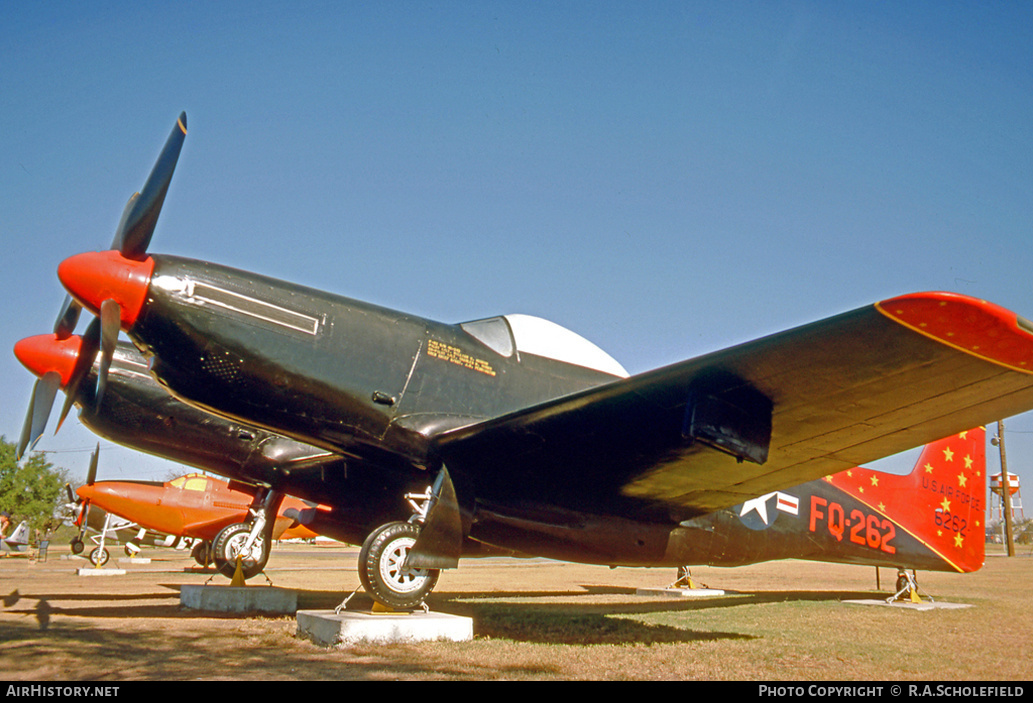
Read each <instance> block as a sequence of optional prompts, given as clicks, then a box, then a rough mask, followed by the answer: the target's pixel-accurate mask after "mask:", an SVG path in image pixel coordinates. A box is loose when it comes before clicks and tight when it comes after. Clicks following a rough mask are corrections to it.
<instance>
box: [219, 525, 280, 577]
mask: <svg viewBox="0 0 1033 703" xmlns="http://www.w3.org/2000/svg"><path fill="white" fill-rule="evenodd" d="M250 533H251V526H250V525H247V524H245V523H243V522H238V523H236V524H235V525H230V526H228V527H224V528H223V529H222V531H221V532H219V534H217V535H216V536H215V541H214V542H212V561H213V562H214V563H215V568H216V569H218V570H219V573H221V574H222V575H223V576H225V577H227V578H233V574H234V572H235V571H236V569H237V557H238V556H240V557H241V560H240V570H241V573H242V574H243V575H244V578H245V579H249V578H251V577H252V576H257V575H258V574H260V573H262V570H263V569H265V564H266V562H267V561H269V547H268V545H267V544H266V541H265V537H263V536H262V535H259V536H258V538H256V539H255V542H254V544H252V545H251V549H250V551H249V552H248V553H247V554H243V553H242V552H243V549H244V546H245V544H247V539H248V535H249V534H250Z"/></svg>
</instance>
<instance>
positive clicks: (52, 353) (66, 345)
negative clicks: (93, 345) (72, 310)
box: [14, 334, 82, 388]
mask: <svg viewBox="0 0 1033 703" xmlns="http://www.w3.org/2000/svg"><path fill="white" fill-rule="evenodd" d="M81 349H82V337H80V336H78V335H72V336H70V337H67V338H66V339H59V338H58V337H57V335H56V334H38V335H36V336H34V337H26V338H25V339H22V340H19V341H18V342H16V343H15V345H14V355H15V356H16V357H18V361H20V362H22V364H23V365H24V366H25V368H27V369H28V370H29V371H31V372H32V373H34V374H35V375H36V376H42V375H43V374H45V373H47V372H48V371H57V372H58V374H60V375H61V387H62V388H64V387H65V386H67V385H68V382H69V381H70V380H71V378H72V373H73V372H74V371H75V362H76V359H77V358H78V357H79V353H80V351H81Z"/></svg>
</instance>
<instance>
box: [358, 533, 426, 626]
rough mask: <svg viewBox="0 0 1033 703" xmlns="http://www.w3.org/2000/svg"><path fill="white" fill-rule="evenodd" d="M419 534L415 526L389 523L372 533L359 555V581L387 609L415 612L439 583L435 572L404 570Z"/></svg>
mask: <svg viewBox="0 0 1033 703" xmlns="http://www.w3.org/2000/svg"><path fill="white" fill-rule="evenodd" d="M419 534H420V528H419V527H418V526H417V525H414V524H412V523H409V522H390V523H388V524H386V525H382V526H381V527H378V528H377V529H376V530H374V531H373V532H372V533H371V534H370V536H369V537H367V538H366V541H365V542H364V543H363V545H362V550H361V551H360V552H359V581H360V582H361V583H362V586H363V588H365V589H366V591H367V592H368V593H369V594H370V595H371V596H373V597H374V598H375V599H376V600H378V601H380V602H381V603H383V604H384V605H386V606H388V607H389V608H395V609H396V610H411V609H412V608H416V607H417V606H419V605H420V603H422V602H423V600H424V599H425V598H426V597H427V596H428V595H429V594H430V592H431V591H432V590H434V586H435V585H436V584H437V582H438V576H439V574H440V572H439V571H438V570H437V569H409V568H406V567H405V560H406V558H407V557H408V556H409V550H410V549H412V546H413V545H414V544H416V538H417V537H418V536H419Z"/></svg>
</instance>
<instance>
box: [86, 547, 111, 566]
mask: <svg viewBox="0 0 1033 703" xmlns="http://www.w3.org/2000/svg"><path fill="white" fill-rule="evenodd" d="M110 557H111V555H110V554H108V550H106V549H104V548H103V547H97V548H96V549H94V550H93V551H92V552H90V563H91V564H93V565H94V566H104V565H105V564H107V563H108V559H109V558H110Z"/></svg>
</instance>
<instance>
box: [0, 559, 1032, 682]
mask: <svg viewBox="0 0 1033 703" xmlns="http://www.w3.org/2000/svg"><path fill="white" fill-rule="evenodd" d="M1026 549H1028V548H1026ZM149 554H150V555H151V556H152V558H153V561H152V563H151V565H148V566H146V567H144V566H129V567H126V568H127V571H128V572H129V573H127V574H126V575H125V576H120V577H108V578H96V577H93V578H86V577H81V576H77V575H76V574H75V569H76V568H78V567H80V566H83V565H84V564H83V563H82V562H81V561H80V560H78V559H71V558H68V557H64V558H62V555H61V554H60V552H58V553H54V552H51V555H50V556H49V558H48V561H47V562H46V563H45V564H35V563H29V561H28V559H25V558H11V559H2V560H0V594H2V595H4V596H5V598H4V607H3V608H2V610H0V661H2V662H3V663H4V668H5V675H4V676H3V678H5V679H8V680H61V681H70V680H78V681H82V680H108V681H117V680H134V679H151V680H154V679H158V680H184V679H239V680H254V679H298V680H326V679H362V680H390V679H414V680H423V679H444V680H450V679H478V680H479V679H503V680H505V679H649V680H688V679H696V680H758V681H763V680H769V681H770V680H780V681H781V680H852V681H901V680H949V681H957V680H1011V681H1024V680H1028V679H1030V678H1031V674H1033V665H1031V664H1030V660H1031V658H1033V657H1031V655H1033V651H1031V649H1033V646H1031V645H1033V604H1031V598H1030V596H1031V593H1033V558H1030V556H1029V554H1026V553H1021V554H1020V556H1018V557H1016V558H1005V557H1002V556H990V557H988V559H987V564H986V566H985V567H984V568H983V569H982V570H981V571H979V572H977V573H975V574H967V575H956V574H940V573H926V572H921V573H919V584H920V586H921V587H922V590H923V592H924V593H925V594H926V595H931V596H932V597H933V598H934V599H935V600H936V601H938V602H950V603H956V604H968V605H970V606H971V607H967V608H962V609H940V610H930V611H922V612H919V611H915V610H903V609H899V608H889V607H875V606H863V605H853V604H848V603H845V602H844V601H847V600H850V599H859V598H867V599H871V598H885V597H886V596H887V595H889V591H890V589H891V588H892V585H893V578H894V571H893V570H891V569H882V570H881V572H880V574H879V575H880V577H881V591H879V590H876V570H875V569H874V568H872V567H858V566H843V565H831V564H812V563H807V562H797V561H788V562H773V563H768V564H759V565H755V566H751V567H740V568H736V569H717V568H697V569H694V570H693V576H694V577H695V578H696V579H697V580H698V581H701V582H703V583H704V584H706V585H709V586H711V587H713V588H721V589H725V590H727V591H732V592H734V593H729V594H728V595H726V596H722V597H717V598H711V599H706V600H687V599H682V598H666V597H664V598H661V597H655V596H639V595H636V594H635V589H636V588H638V587H656V586H663V585H666V584H667V583H668V582H670V581H672V580H673V578H674V574H673V572H672V571H670V570H666V569H614V570H610V569H606V568H603V567H591V566H581V565H575V564H564V563H556V562H548V561H539V560H534V561H519V560H509V559H502V560H496V559H493V560H483V561H475V560H471V561H464V562H463V564H462V565H461V567H460V568H459V569H458V570H455V571H450V572H445V573H444V574H443V575H442V578H441V581H440V583H439V585H438V588H437V590H436V591H435V593H434V594H433V596H432V601H431V603H430V605H431V607H432V609H434V610H436V611H440V612H447V613H454V614H459V615H469V616H471V617H472V618H473V619H474V623H475V639H474V640H473V641H472V642H465V643H443V642H442V643H438V642H433V643H423V644H409V645H391V646H356V647H349V648H342V649H324V648H321V647H318V646H316V645H314V644H312V643H311V642H309V641H307V640H304V639H302V638H299V637H297V636H296V634H295V630H296V626H295V621H294V618H293V617H254V616H252V617H237V616H225V615H217V614H211V613H203V612H198V611H191V610H187V609H184V608H181V607H180V605H179V587H180V586H181V585H184V584H189V583H193V584H201V583H205V582H206V581H207V580H208V579H209V578H210V574H204V573H193V572H192V571H190V570H189V566H190V564H191V562H190V560H189V558H188V557H186V556H185V555H184V554H183V553H180V552H170V551H167V550H154V551H153V552H150V553H149ZM267 573H268V576H269V578H270V580H271V581H272V583H273V584H274V585H276V586H280V587H284V588H294V589H297V590H298V592H299V607H300V608H309V609H313V608H314V609H321V608H328V609H329V608H332V607H334V606H335V605H337V603H339V602H340V601H341V599H342V598H343V596H344V595H345V594H346V593H347V592H350V591H351V590H352V589H354V588H355V587H356V586H357V583H358V579H357V577H356V574H355V559H354V550H351V549H345V548H340V547H333V548H326V547H310V546H293V545H291V546H283V547H281V548H279V549H277V551H275V552H274V554H273V557H272V559H271V560H270V565H269V569H268V572H267ZM220 578H221V577H216V579H220ZM216 582H222V583H224V581H216ZM252 583H253V584H256V585H257V584H261V583H264V580H263V579H261V578H259V579H257V580H255V581H253V582H252ZM361 598H362V597H361V596H359V597H357V601H361ZM362 605H363V604H362V603H361V602H356V603H355V604H354V606H353V607H362Z"/></svg>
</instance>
